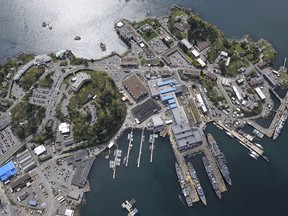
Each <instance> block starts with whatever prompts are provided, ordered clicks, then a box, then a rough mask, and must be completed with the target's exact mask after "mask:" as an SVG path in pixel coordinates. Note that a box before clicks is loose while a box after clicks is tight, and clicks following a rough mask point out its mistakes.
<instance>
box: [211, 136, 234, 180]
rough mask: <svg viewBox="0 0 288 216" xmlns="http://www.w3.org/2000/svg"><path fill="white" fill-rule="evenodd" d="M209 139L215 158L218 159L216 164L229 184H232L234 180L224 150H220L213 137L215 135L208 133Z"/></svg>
mask: <svg viewBox="0 0 288 216" xmlns="http://www.w3.org/2000/svg"><path fill="white" fill-rule="evenodd" d="M207 140H208V144H209V148H210V150H211V152H212V155H213V157H214V159H215V160H216V164H217V166H218V168H219V170H220V172H221V174H222V175H223V177H224V179H225V181H226V182H227V183H228V184H229V185H232V181H231V178H230V172H229V170H228V167H227V160H226V158H225V155H224V154H223V152H221V151H220V149H219V146H218V145H217V143H216V141H215V139H214V138H213V136H212V135H211V134H210V133H209V134H208V135H207Z"/></svg>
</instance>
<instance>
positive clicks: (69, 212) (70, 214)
mask: <svg viewBox="0 0 288 216" xmlns="http://www.w3.org/2000/svg"><path fill="white" fill-rule="evenodd" d="M73 215H74V210H72V209H66V210H65V216H73Z"/></svg>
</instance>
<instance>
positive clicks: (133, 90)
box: [123, 75, 148, 102]
mask: <svg viewBox="0 0 288 216" xmlns="http://www.w3.org/2000/svg"><path fill="white" fill-rule="evenodd" d="M123 85H124V87H125V88H126V89H127V91H128V92H129V94H130V95H131V96H132V97H133V99H134V100H135V101H136V102H139V101H141V100H142V99H143V98H145V97H146V96H147V95H148V90H147V88H146V87H145V85H144V84H143V83H142V81H141V80H140V79H139V78H138V76H137V75H133V76H131V77H129V78H128V79H126V80H124V81H123Z"/></svg>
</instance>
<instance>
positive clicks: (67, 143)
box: [63, 138, 75, 147]
mask: <svg viewBox="0 0 288 216" xmlns="http://www.w3.org/2000/svg"><path fill="white" fill-rule="evenodd" d="M74 143H75V142H74V139H73V138H70V139H66V140H64V141H63V145H64V146H65V147H67V146H71V145H74Z"/></svg>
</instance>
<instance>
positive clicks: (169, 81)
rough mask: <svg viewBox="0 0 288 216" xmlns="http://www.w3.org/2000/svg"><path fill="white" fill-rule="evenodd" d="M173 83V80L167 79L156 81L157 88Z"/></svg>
mask: <svg viewBox="0 0 288 216" xmlns="http://www.w3.org/2000/svg"><path fill="white" fill-rule="evenodd" d="M173 83H174V82H173V81H172V80H167V81H164V82H157V86H158V88H159V87H162V86H165V85H171V84H173Z"/></svg>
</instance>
